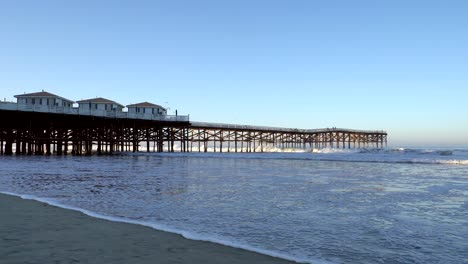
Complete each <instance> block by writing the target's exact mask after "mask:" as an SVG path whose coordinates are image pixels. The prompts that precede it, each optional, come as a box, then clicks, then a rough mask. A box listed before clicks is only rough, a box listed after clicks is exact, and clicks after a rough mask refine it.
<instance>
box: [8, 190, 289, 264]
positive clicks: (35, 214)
mask: <svg viewBox="0 0 468 264" xmlns="http://www.w3.org/2000/svg"><path fill="white" fill-rule="evenodd" d="M0 262H1V263H9V264H14V263H208V264H209V263H292V262H289V261H286V260H282V259H278V258H273V257H270V256H266V255H262V254H258V253H255V252H250V251H247V250H242V249H236V248H231V247H227V246H223V245H219V244H215V243H210V242H202V241H194V240H190V239H186V238H184V237H182V236H180V235H177V234H172V233H167V232H162V231H157V230H154V229H152V228H149V227H144V226H139V225H133V224H126V223H118V222H112V221H107V220H102V219H96V218H93V217H90V216H87V215H85V214H83V213H80V212H76V211H73V210H67V209H62V208H59V207H55V206H51V205H48V204H45V203H41V202H37V201H33V200H23V199H21V198H18V197H14V196H9V195H3V194H0Z"/></svg>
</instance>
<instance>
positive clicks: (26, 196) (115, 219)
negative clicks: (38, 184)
mask: <svg viewBox="0 0 468 264" xmlns="http://www.w3.org/2000/svg"><path fill="white" fill-rule="evenodd" d="M0 193H2V194H6V195H11V196H16V197H19V198H21V199H24V200H34V201H38V202H41V203H46V204H48V205H51V206H56V207H59V208H63V209H67V210H73V211H77V212H81V213H83V214H85V215H87V216H90V217H93V218H97V219H103V220H107V221H112V222H119V223H127V224H134V225H141V226H146V227H150V228H153V229H155V230H158V231H164V232H168V233H174V234H178V235H181V236H183V237H184V238H187V239H191V240H197V241H206V242H212V243H216V244H220V245H225V246H229V247H233V248H239V249H244V250H247V251H252V252H257V253H260V254H263V255H268V256H272V257H276V258H281V259H285V260H289V261H293V262H296V263H310V264H312V263H314V264H334V263H332V262H328V261H325V260H320V259H313V260H308V259H301V258H297V257H293V256H289V255H286V254H282V253H279V252H275V251H271V250H266V249H261V248H256V247H251V246H249V245H245V244H240V243H236V242H233V241H229V240H225V239H223V238H219V237H212V236H207V235H201V234H198V233H196V232H191V231H186V230H180V229H175V228H172V227H169V226H166V225H162V224H157V223H153V222H147V221H138V220H133V219H128V218H125V217H116V216H109V215H104V214H100V213H95V212H93V211H90V210H87V209H83V208H79V207H75V206H70V205H66V204H62V203H59V202H57V201H55V200H53V199H50V198H42V197H38V196H34V195H29V194H18V193H12V192H4V191H0Z"/></svg>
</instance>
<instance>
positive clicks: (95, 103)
mask: <svg viewBox="0 0 468 264" xmlns="http://www.w3.org/2000/svg"><path fill="white" fill-rule="evenodd" d="M77 103H78V109H79V112H109V111H111V112H122V109H123V108H124V106H123V105H121V104H119V103H116V102H114V101H111V100H109V99H105V98H102V97H98V98H93V99H86V100H80V101H77Z"/></svg>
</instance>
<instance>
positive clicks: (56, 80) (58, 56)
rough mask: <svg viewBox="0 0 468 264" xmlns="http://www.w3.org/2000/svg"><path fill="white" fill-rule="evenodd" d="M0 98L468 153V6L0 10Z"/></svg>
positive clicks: (5, 4)
mask: <svg viewBox="0 0 468 264" xmlns="http://www.w3.org/2000/svg"><path fill="white" fill-rule="evenodd" d="M0 33H1V35H0V91H1V93H0V96H1V97H2V99H3V98H6V99H7V100H13V99H14V98H13V95H15V94H21V93H24V92H37V91H40V90H42V89H45V90H46V91H49V92H52V93H56V94H58V95H61V96H63V97H66V98H69V99H72V100H80V99H86V98H92V97H96V96H100V97H105V98H109V99H112V100H115V101H117V102H119V103H122V104H124V105H126V104H130V103H137V102H141V101H150V102H153V103H158V104H161V105H163V106H168V107H169V108H170V111H169V112H170V113H173V111H175V109H177V110H178V113H179V114H190V117H191V120H194V121H207V122H224V123H240V124H251V125H266V126H281V127H298V128H322V127H344V128H355V129H383V130H387V131H388V132H389V140H390V142H391V143H392V144H393V145H408V144H409V145H421V144H427V145H438V144H451V145H460V146H462V145H464V146H468V102H467V101H468V1H465V0H460V1H450V0H447V1H442V0H441V1H430V0H424V1H419V0H414V1H407V0H405V1H400V0H391V1H375V0H372V1H371V0H369V1H359V0H354V1H348V0H342V1H333V0H326V1H325V0H323V1H312V0H303V1H294V0H292V1H287V0H283V1H276V0H265V1H264V0H257V1H255V0H249V1H246V0H236V1H234V0H232V1H227V0H226V1H219V0H211V1H205V0H197V1H192V0H186V1H177V0H171V1H156V0H154V1H135V0H133V1H130V0H129V1H118V0H112V1H97V0H95V1H84V0H80V1H59V0H57V1H49V0H41V1H36V0H31V1H22V0H11V1H1V2H0Z"/></svg>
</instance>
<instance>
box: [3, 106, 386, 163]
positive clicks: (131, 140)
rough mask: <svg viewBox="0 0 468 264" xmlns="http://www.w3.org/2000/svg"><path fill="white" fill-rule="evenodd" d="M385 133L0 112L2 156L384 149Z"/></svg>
mask: <svg viewBox="0 0 468 264" xmlns="http://www.w3.org/2000/svg"><path fill="white" fill-rule="evenodd" d="M386 145H387V133H386V132H385V131H366V130H351V129H340V128H332V129H329V128H325V129H292V128H274V127H261V126H243V125H232V124H216V123H201V122H190V121H188V120H187V121H177V120H176V121H169V120H168V121H164V120H145V119H132V118H112V117H105V116H104V117H103V116H91V115H71V114H59V113H43V112H29V111H12V110H0V154H1V155H12V154H17V155H31V154H36V155H43V154H46V155H51V154H55V155H67V154H73V155H91V154H93V153H96V154H105V153H108V154H111V153H115V152H126V151H132V152H136V151H147V152H267V151H270V150H272V149H281V150H285V149H322V148H342V149H345V148H348V149H352V148H376V149H378V148H385V147H386Z"/></svg>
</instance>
